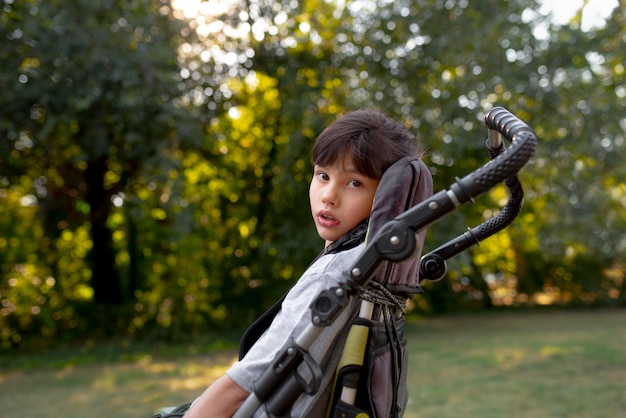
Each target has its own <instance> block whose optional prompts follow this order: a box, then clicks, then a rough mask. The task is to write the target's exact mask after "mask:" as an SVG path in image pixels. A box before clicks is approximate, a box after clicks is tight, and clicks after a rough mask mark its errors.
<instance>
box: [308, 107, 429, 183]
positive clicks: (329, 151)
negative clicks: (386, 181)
mask: <svg viewBox="0 0 626 418" xmlns="http://www.w3.org/2000/svg"><path fill="white" fill-rule="evenodd" d="M347 152H349V153H350V154H351V155H352V160H353V163H354V166H355V168H356V169H357V170H358V171H359V172H360V173H362V174H364V175H366V176H367V177H370V178H374V179H379V178H381V177H382V175H383V173H384V172H385V170H387V168H389V166H391V165H392V164H393V163H395V162H396V161H398V160H399V159H400V158H402V157H406V156H415V157H417V158H421V157H422V154H423V150H422V147H421V145H420V144H419V143H418V141H417V139H416V138H415V136H414V135H413V134H411V133H410V132H409V131H408V130H407V129H406V128H405V127H404V126H403V125H402V124H401V123H400V122H398V121H396V120H394V119H392V118H390V117H389V116H387V115H385V114H383V113H381V112H378V111H375V110H355V111H352V112H349V113H346V114H345V115H344V116H342V117H341V118H339V119H337V120H336V121H335V122H333V123H332V124H331V125H329V126H328V127H327V128H326V129H324V131H323V132H322V133H321V134H320V135H319V136H318V137H317V139H316V140H315V145H313V150H312V151H311V160H312V162H313V164H315V165H320V166H329V165H332V164H334V163H336V162H337V161H340V160H341V158H343V156H344V155H345V154H346V153H347Z"/></svg>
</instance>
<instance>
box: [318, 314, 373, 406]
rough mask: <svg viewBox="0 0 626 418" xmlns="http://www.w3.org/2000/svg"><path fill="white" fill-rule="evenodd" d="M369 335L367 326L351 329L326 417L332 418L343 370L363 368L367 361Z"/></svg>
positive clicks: (352, 327)
mask: <svg viewBox="0 0 626 418" xmlns="http://www.w3.org/2000/svg"><path fill="white" fill-rule="evenodd" d="M369 334H370V328H369V327H368V326H366V325H355V324H352V326H351V327H350V332H349V333H348V338H347V339H346V343H345V344H344V346H343V351H342V353H341V358H340V359H339V363H337V371H336V373H335V381H334V382H333V391H332V395H331V400H330V404H329V405H328V410H327V411H326V417H330V416H331V414H332V411H331V407H332V405H333V400H334V399H333V398H334V397H335V395H334V394H335V391H336V388H337V385H339V384H341V382H338V379H339V373H340V372H341V369H343V368H344V367H346V366H358V367H363V362H364V361H365V350H366V349H367V340H368V338H369Z"/></svg>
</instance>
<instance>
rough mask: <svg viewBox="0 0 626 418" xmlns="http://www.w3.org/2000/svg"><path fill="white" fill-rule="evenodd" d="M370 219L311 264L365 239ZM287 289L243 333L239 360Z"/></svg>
mask: <svg viewBox="0 0 626 418" xmlns="http://www.w3.org/2000/svg"><path fill="white" fill-rule="evenodd" d="M368 221H369V219H366V220H364V221H362V222H361V223H359V224H358V225H357V226H355V227H354V228H352V229H351V230H350V231H348V232H346V233H345V234H344V235H342V236H341V237H339V239H337V241H335V242H333V243H331V244H330V245H329V246H327V247H326V248H324V250H323V251H322V252H320V253H319V254H318V255H317V257H315V259H314V260H313V262H312V263H311V264H313V263H314V262H315V261H317V260H318V259H319V258H320V257H322V256H324V255H326V254H336V253H339V252H341V251H345V250H349V249H351V248H354V247H356V246H358V245H359V244H361V243H362V242H364V241H365V236H366V235H367V226H368ZM309 267H310V266H309ZM287 293H289V291H287V292H286V293H285V294H284V295H283V296H282V297H281V298H280V299H279V300H278V301H277V302H276V303H274V304H273V305H272V306H271V307H270V308H269V309H268V310H267V311H265V312H264V313H263V314H262V315H261V316H260V317H258V318H257V319H256V320H255V321H254V322H253V323H252V324H251V325H250V326H249V327H248V329H246V330H245V331H244V333H243V336H242V337H241V341H240V342H239V360H241V359H242V358H243V357H244V356H245V355H246V353H247V352H248V351H249V350H250V348H251V347H252V346H253V345H254V344H255V343H256V342H257V341H258V339H259V338H261V335H263V333H264V332H265V331H266V330H267V329H268V328H269V326H270V324H271V323H272V321H273V320H274V318H275V317H276V315H278V312H280V309H281V307H282V305H283V301H284V300H285V297H286V296H287Z"/></svg>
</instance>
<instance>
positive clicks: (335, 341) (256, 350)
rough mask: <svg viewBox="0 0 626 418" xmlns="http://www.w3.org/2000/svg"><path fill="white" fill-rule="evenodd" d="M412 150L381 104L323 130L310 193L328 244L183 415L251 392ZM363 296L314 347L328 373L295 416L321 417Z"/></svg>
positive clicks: (333, 281)
mask: <svg viewBox="0 0 626 418" xmlns="http://www.w3.org/2000/svg"><path fill="white" fill-rule="evenodd" d="M407 156H413V157H416V158H420V157H421V156H422V150H421V147H420V146H419V144H418V143H417V141H416V139H415V137H414V136H413V135H412V134H410V133H409V132H408V131H407V130H406V129H405V128H404V126H402V125H401V124H400V123H398V122H397V121H395V120H393V119H390V118H389V117H387V116H385V115H383V114H382V113H379V112H376V111H371V110H359V111H354V112H350V113H348V114H346V115H345V116H343V117H341V118H339V119H338V120H337V121H335V122H334V123H333V124H331V125H330V126H329V127H327V128H326V129H325V130H324V131H323V132H322V133H321V134H320V136H319V137H318V138H317V139H316V142H315V145H314V147H313V150H312V161H313V164H314V172H313V178H312V180H311V184H310V189H309V198H310V205H311V214H312V216H313V221H314V222H315V226H316V229H317V233H318V234H319V236H320V237H321V238H322V239H323V240H324V242H325V246H324V251H322V253H321V254H320V255H319V256H318V257H317V258H316V260H315V261H314V263H313V264H312V265H311V266H310V267H309V268H308V269H307V271H306V272H305V273H304V274H303V275H302V277H301V278H300V279H299V280H298V282H297V283H296V284H295V285H294V287H293V288H292V289H291V290H290V291H289V293H288V294H287V295H286V297H285V299H284V300H283V301H282V304H281V305H280V311H279V312H278V314H277V315H276V317H275V318H274V319H273V321H272V323H271V325H270V326H269V328H268V329H267V330H266V331H265V332H264V333H263V335H262V336H260V338H259V339H258V340H257V341H256V342H255V343H254V344H253V345H251V347H249V349H247V350H246V353H245V356H243V358H242V359H241V360H240V361H238V362H236V363H235V364H234V365H233V366H232V367H231V368H230V369H229V370H228V371H227V372H226V374H224V375H223V376H221V377H220V378H219V379H217V380H216V381H215V382H214V383H213V384H212V385H211V386H209V387H208V388H207V389H206V391H205V392H204V393H203V394H202V395H201V396H200V397H199V398H198V399H196V401H195V402H194V403H193V405H192V407H191V408H190V409H189V411H188V412H187V413H186V414H185V417H186V418H200V417H205V418H206V417H231V416H232V415H233V414H234V413H235V412H236V411H237V409H238V408H239V406H240V405H241V404H242V403H243V402H244V401H245V399H246V398H247V397H248V395H249V394H250V393H251V392H252V391H254V386H253V384H254V381H255V380H256V379H257V378H258V377H259V375H260V374H261V373H263V372H264V371H265V370H266V369H267V367H269V365H270V364H271V363H272V360H273V359H274V357H275V355H276V353H277V352H278V350H280V349H281V348H282V347H283V346H284V344H285V342H286V341H287V340H288V338H289V337H290V336H292V335H299V333H300V332H302V330H303V329H304V328H306V326H307V325H309V324H310V321H311V319H310V313H309V309H308V307H309V305H310V303H311V301H312V300H313V299H314V298H315V297H316V296H317V295H318V294H319V293H320V292H321V291H323V290H325V289H328V288H330V287H333V286H336V285H338V283H339V282H341V281H342V278H343V273H344V272H345V271H346V270H347V269H348V268H349V267H350V266H351V264H352V262H353V261H354V260H355V258H356V257H357V256H358V255H359V254H360V253H361V252H362V250H363V245H362V244H363V242H364V240H365V232H366V230H367V219H368V217H369V215H370V211H371V208H372V203H373V200H374V195H375V193H376V188H377V186H378V184H379V181H380V178H381V177H382V175H383V173H384V172H385V170H386V169H387V168H389V167H390V166H391V165H392V164H393V163H394V162H396V161H398V160H399V159H401V158H403V157H407ZM359 303H360V302H359V300H358V299H357V298H352V300H351V301H350V305H349V306H348V307H347V308H346V309H344V310H343V312H342V313H341V314H340V315H339V316H338V317H337V318H336V319H335V321H334V322H333V324H332V325H330V326H329V327H326V328H325V329H324V331H323V332H322V334H321V335H320V337H319V338H318V340H317V341H316V343H315V344H314V345H313V346H312V347H311V349H310V354H311V356H312V357H313V358H314V359H316V360H317V362H318V363H319V365H320V366H321V368H322V370H326V372H325V373H324V376H323V378H322V383H321V387H320V390H319V391H318V392H317V393H316V394H315V395H307V394H304V395H302V396H301V397H300V398H299V399H298V400H297V401H296V403H295V404H294V406H293V408H292V411H291V416H294V417H321V416H324V414H325V412H326V408H327V405H328V399H329V394H330V387H331V386H332V380H333V377H334V376H333V375H334V370H332V368H331V369H330V370H328V365H329V362H330V358H331V356H330V353H332V352H333V351H335V350H337V349H339V348H340V347H341V344H342V343H343V340H345V338H344V339H343V340H342V339H341V338H336V337H337V336H338V335H340V334H341V332H342V331H345V330H346V329H347V328H348V325H349V324H350V322H351V320H352V319H353V318H354V316H355V314H356V311H357V310H358V306H359Z"/></svg>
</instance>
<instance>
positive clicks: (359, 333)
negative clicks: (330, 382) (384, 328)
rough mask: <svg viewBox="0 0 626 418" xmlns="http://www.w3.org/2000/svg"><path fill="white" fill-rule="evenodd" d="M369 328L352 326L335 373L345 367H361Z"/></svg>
mask: <svg viewBox="0 0 626 418" xmlns="http://www.w3.org/2000/svg"><path fill="white" fill-rule="evenodd" d="M369 332H370V328H369V327H368V326H365V325H352V327H351V328H350V333H349V334H348V339H347V340H346V345H345V346H344V347H343V352H342V353H341V358H340V359H339V364H338V365H337V372H339V370H341V368H342V367H345V366H362V365H363V360H364V358H365V349H366V348H367V338H368V337H369Z"/></svg>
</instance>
